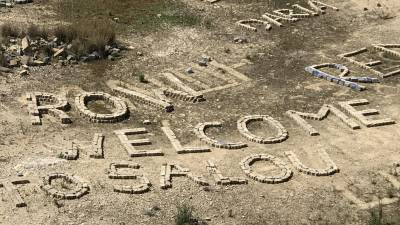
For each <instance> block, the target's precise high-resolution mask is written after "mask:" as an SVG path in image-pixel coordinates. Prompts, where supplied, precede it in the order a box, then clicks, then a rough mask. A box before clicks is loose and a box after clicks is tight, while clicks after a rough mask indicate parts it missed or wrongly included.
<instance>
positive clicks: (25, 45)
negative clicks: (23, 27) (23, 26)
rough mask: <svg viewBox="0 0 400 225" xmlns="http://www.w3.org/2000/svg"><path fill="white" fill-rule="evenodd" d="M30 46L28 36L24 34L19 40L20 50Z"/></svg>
mask: <svg viewBox="0 0 400 225" xmlns="http://www.w3.org/2000/svg"><path fill="white" fill-rule="evenodd" d="M29 46H30V40H29V38H28V37H27V36H26V37H24V38H23V39H22V41H21V47H22V51H25V50H27V49H28V48H29Z"/></svg>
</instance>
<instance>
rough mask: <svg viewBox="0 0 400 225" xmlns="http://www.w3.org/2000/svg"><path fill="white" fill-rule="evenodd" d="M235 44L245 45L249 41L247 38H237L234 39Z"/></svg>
mask: <svg viewBox="0 0 400 225" xmlns="http://www.w3.org/2000/svg"><path fill="white" fill-rule="evenodd" d="M233 42H235V43H236V44H245V43H248V40H247V38H245V37H235V38H234V39H233Z"/></svg>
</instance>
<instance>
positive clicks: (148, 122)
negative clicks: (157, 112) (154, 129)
mask: <svg viewBox="0 0 400 225" xmlns="http://www.w3.org/2000/svg"><path fill="white" fill-rule="evenodd" d="M143 124H144V125H150V124H151V121H150V120H144V121H143Z"/></svg>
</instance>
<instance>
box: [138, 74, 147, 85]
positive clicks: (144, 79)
mask: <svg viewBox="0 0 400 225" xmlns="http://www.w3.org/2000/svg"><path fill="white" fill-rule="evenodd" d="M138 77H139V82H140V83H147V80H146V77H145V76H144V74H142V73H141V74H139V76H138Z"/></svg>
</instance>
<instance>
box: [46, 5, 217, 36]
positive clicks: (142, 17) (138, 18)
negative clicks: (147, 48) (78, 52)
mask: <svg viewBox="0 0 400 225" xmlns="http://www.w3.org/2000/svg"><path fill="white" fill-rule="evenodd" d="M53 6H54V8H55V9H56V11H58V14H59V16H60V19H61V20H63V21H67V22H70V23H75V22H77V21H79V22H82V21H85V20H88V19H91V20H97V21H107V22H110V23H111V26H113V27H114V28H115V29H116V30H117V31H118V32H132V31H133V32H147V31H153V30H156V29H162V28H165V27H168V26H194V25H198V24H204V25H205V26H206V27H210V21H209V20H205V19H203V18H202V17H201V16H199V15H198V14H196V13H195V12H194V11H193V10H191V9H190V8H189V7H188V6H187V5H185V4H184V3H182V2H180V1H179V0H178V1H177V0H119V1H115V0H86V1H81V0H55V2H54V4H53Z"/></svg>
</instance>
